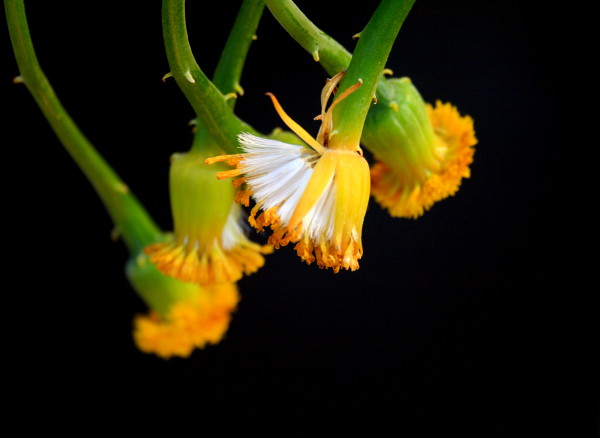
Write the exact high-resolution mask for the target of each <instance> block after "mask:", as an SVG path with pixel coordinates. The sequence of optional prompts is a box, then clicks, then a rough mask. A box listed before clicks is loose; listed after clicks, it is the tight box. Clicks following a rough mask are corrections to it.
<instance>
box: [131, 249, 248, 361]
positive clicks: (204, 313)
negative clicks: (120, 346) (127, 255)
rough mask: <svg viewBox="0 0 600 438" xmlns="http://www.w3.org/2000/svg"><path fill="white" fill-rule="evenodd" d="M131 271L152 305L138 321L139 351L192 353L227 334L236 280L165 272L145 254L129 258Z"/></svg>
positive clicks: (163, 355)
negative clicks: (204, 280) (189, 279)
mask: <svg viewBox="0 0 600 438" xmlns="http://www.w3.org/2000/svg"><path fill="white" fill-rule="evenodd" d="M126 272H127V276H128V278H129V280H130V283H131V284H132V286H133V287H134V288H135V289H136V291H137V292H138V294H139V295H140V297H141V298H142V299H143V300H144V301H145V302H146V303H147V304H148V307H149V309H150V310H149V312H148V314H146V315H137V316H136V317H135V319H134V322H133V323H134V324H133V325H134V328H133V339H134V342H135V344H136V346H137V347H138V349H139V350H140V351H142V352H144V353H151V354H155V355H157V356H159V357H161V358H164V359H167V358H170V357H174V356H179V357H188V356H190V354H191V353H192V352H193V351H194V349H196V348H204V347H206V345H208V344H217V343H218V342H220V341H221V340H222V338H223V336H224V335H225V332H226V331H227V329H228V327H229V323H230V321H231V314H232V312H233V311H234V310H235V309H236V307H237V304H238V302H239V299H240V297H239V293H238V289H237V286H236V285H235V284H234V283H220V284H211V285H206V286H201V285H199V284H195V283H185V282H182V281H180V280H177V279H175V278H173V277H169V276H166V275H164V274H162V273H160V272H159V271H158V270H157V269H156V267H155V266H154V265H153V264H152V263H150V262H149V261H148V257H147V256H145V255H143V254H140V255H139V256H138V257H136V258H132V259H131V260H130V261H129V262H128V264H127V269H126Z"/></svg>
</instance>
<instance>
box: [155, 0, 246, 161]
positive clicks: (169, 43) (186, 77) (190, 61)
mask: <svg viewBox="0 0 600 438" xmlns="http://www.w3.org/2000/svg"><path fill="white" fill-rule="evenodd" d="M162 26H163V37H164V41H165V51H166V55H167V60H168V63H169V67H170V70H171V74H172V76H173V78H174V79H175V81H176V82H177V85H178V86H179V88H180V89H181V91H182V92H183V94H184V95H185V97H186V98H187V100H188V102H189V103H190V104H191V106H192V108H193V109H194V112H195V113H196V116H197V117H198V121H199V122H200V123H202V124H203V125H204V126H205V127H206V129H207V131H208V132H209V133H210V135H211V136H212V137H213V138H214V139H215V141H217V142H218V143H219V145H220V146H221V147H222V148H223V149H224V150H225V151H227V152H230V153H236V152H238V151H239V149H238V145H237V135H238V134H239V132H240V131H241V130H242V127H243V123H242V122H241V121H240V120H239V119H238V118H237V117H236V116H235V115H234V114H233V112H232V111H231V108H230V107H229V105H228V103H227V99H226V97H225V96H224V95H223V94H222V93H221V91H219V89H218V88H217V87H216V86H215V84H214V83H213V82H211V80H210V79H209V78H208V77H207V76H206V74H205V73H204V72H203V71H202V69H201V68H200V66H199V65H198V63H197V62H196V59H195V58H194V54H193V53H192V49H191V47H190V43H189V39H188V33H187V28H186V20H185V0H163V6H162Z"/></svg>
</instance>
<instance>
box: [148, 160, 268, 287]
mask: <svg viewBox="0 0 600 438" xmlns="http://www.w3.org/2000/svg"><path fill="white" fill-rule="evenodd" d="M205 158H206V155H205V154H202V153H198V152H188V153H185V154H175V155H174V156H173V161H172V163H171V170H170V179H171V181H170V186H171V207H172V213H173V222H174V232H173V233H172V234H169V235H167V236H166V238H165V240H164V241H162V242H158V243H155V244H152V245H149V246H148V247H146V248H145V249H144V252H145V253H146V254H148V255H149V257H150V260H151V261H152V262H153V263H154V264H155V265H156V267H157V268H158V269H159V270H160V271H161V272H162V273H164V274H166V275H170V276H172V277H175V278H178V279H180V280H183V281H186V282H193V283H199V284H202V285H207V284H216V283H232V282H235V281H238V280H239V279H240V278H241V277H242V276H243V275H244V274H251V273H253V272H255V271H256V270H258V269H259V268H260V267H262V266H263V265H264V262H265V261H264V257H263V254H267V253H269V252H271V251H272V248H270V247H269V246H262V245H259V244H257V243H255V242H252V241H251V240H249V239H248V237H247V236H246V232H245V230H244V226H247V225H245V223H244V222H243V220H244V218H243V215H244V212H243V210H242V208H241V207H240V205H239V204H237V203H235V201H234V189H233V188H232V187H231V185H230V184H224V183H222V182H220V181H215V179H214V174H212V172H210V171H209V170H208V169H207V168H206V166H205V165H204V163H203V161H204V159H205Z"/></svg>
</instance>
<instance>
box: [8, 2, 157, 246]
mask: <svg viewBox="0 0 600 438" xmlns="http://www.w3.org/2000/svg"><path fill="white" fill-rule="evenodd" d="M4 5H5V10H6V18H7V23H8V30H9V33H10V38H11V42H12V47H13V52H14V54H15V58H16V61H17V65H18V68H19V72H20V79H21V81H22V82H23V83H24V84H25V86H26V87H27V89H28V90H29V92H30V93H31V95H32V96H33V98H34V99H35V101H36V103H37V105H38V106H39V108H40V109H41V111H42V113H43V114H44V116H45V118H46V120H47V121H48V123H49V124H50V126H51V128H52V130H53V131H54V133H55V134H56V136H57V137H58V139H59V140H60V142H61V143H62V145H63V146H64V148H65V149H66V150H67V152H68V153H69V154H70V156H71V157H72V158H73V159H74V160H75V162H76V163H77V165H78V166H79V168H80V169H81V170H82V171H83V173H84V174H85V176H86V177H87V179H88V180H89V181H90V183H91V184H92V186H93V187H94V189H95V191H96V192H97V193H98V195H99V197H100V198H101V200H102V202H103V204H104V206H105V207H106V209H107V211H108V213H109V215H110V216H111V218H112V220H113V222H114V224H115V227H116V231H117V232H118V234H119V235H120V236H122V238H123V240H124V242H125V244H126V246H127V247H128V249H129V251H130V252H132V253H136V252H138V251H140V250H141V249H142V248H143V247H145V246H146V245H147V244H149V243H152V242H154V241H156V239H157V238H158V237H159V235H160V230H159V228H158V227H157V225H156V224H155V223H154V221H153V220H152V218H151V217H150V216H149V214H148V212H147V211H146V210H145V209H144V207H143V206H142V204H141V203H140V202H139V201H138V200H137V198H136V197H135V196H134V195H133V194H132V193H131V191H130V190H129V189H128V187H127V185H126V184H125V183H124V182H123V180H121V178H120V177H119V176H118V175H117V174H116V173H115V171H114V170H113V169H112V168H111V167H110V165H109V164H108V163H107V162H106V161H105V160H104V159H103V158H102V156H101V155H100V154H99V153H98V151H97V150H96V149H95V148H94V146H93V145H92V143H91V142H90V141H89V140H88V139H87V138H86V137H85V135H84V134H83V133H82V132H81V130H80V129H79V128H78V127H77V125H76V124H75V122H74V121H73V119H72V118H71V116H70V115H69V113H68V112H67V111H66V110H65V108H64V107H63V105H62V103H61V102H60V100H59V99H58V97H57V95H56V94H55V92H54V90H53V88H52V85H51V84H50V82H49V80H48V78H47V77H46V75H45V74H44V72H43V70H42V68H41V67H40V64H39V62H38V59H37V56H36V54H35V50H34V46H33V42H32V41H31V35H30V32H29V26H28V23H27V17H26V13H25V5H24V2H23V0H6V1H5V2H4Z"/></svg>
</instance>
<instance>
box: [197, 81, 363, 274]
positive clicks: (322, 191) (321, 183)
mask: <svg viewBox="0 0 600 438" xmlns="http://www.w3.org/2000/svg"><path fill="white" fill-rule="evenodd" d="M343 75H344V73H343V72H342V73H340V74H338V75H336V76H334V77H333V78H331V79H330V80H329V81H328V82H327V83H326V85H325V87H324V88H323V91H322V93H321V114H320V115H319V116H317V117H316V119H317V120H320V121H321V127H320V129H319V132H318V134H317V137H316V139H315V138H313V137H312V136H311V135H310V134H309V133H308V132H306V131H305V130H304V129H303V128H302V127H300V125H298V124H297V123H296V122H295V121H294V120H292V119H291V118H290V117H289V116H288V115H287V114H286V113H285V111H284V110H283V108H282V107H281V105H280V104H279V102H278V100H277V99H276V98H275V96H274V95H272V94H271V93H267V95H268V96H269V97H270V98H271V101H272V103H273V105H274V107H275V109H276V111H277V112H278V114H279V115H280V117H281V118H282V120H283V121H284V122H285V124H286V125H287V126H288V127H289V128H290V129H291V130H292V131H293V132H295V133H296V135H298V137H300V138H301V139H302V140H304V141H305V142H306V144H307V145H308V146H309V147H305V146H299V145H294V144H288V143H284V142H281V141H277V140H272V139H267V138H262V137H257V136H255V135H252V134H249V133H242V134H240V136H239V142H240V146H241V148H242V149H243V151H244V153H243V154H237V155H221V156H217V157H213V158H210V159H207V160H206V163H207V164H213V163H217V162H223V161H224V162H226V163H227V164H229V165H231V166H235V169H232V170H229V171H225V172H219V173H217V178H219V179H224V178H229V177H236V178H237V179H235V180H234V185H235V186H241V185H242V184H245V187H244V188H243V189H242V190H240V192H239V193H238V195H237V198H238V200H239V201H240V202H241V203H242V204H243V205H246V206H249V204H250V198H252V199H253V200H254V201H255V205H254V207H253V208H252V211H251V213H250V217H249V222H250V224H251V225H252V226H253V227H254V228H256V229H257V230H258V231H262V230H264V229H265V228H270V229H271V230H272V234H271V235H270V236H269V243H270V244H271V245H273V246H274V247H275V248H279V247H280V246H284V245H287V244H288V243H295V244H296V245H295V250H296V252H297V254H298V255H299V256H300V258H301V259H302V260H304V261H305V262H306V263H308V264H311V263H312V262H316V263H317V265H318V266H319V267H321V268H331V269H332V270H333V271H334V272H338V271H339V270H340V269H348V270H356V269H358V267H359V264H358V260H359V259H360V258H361V257H362V253H363V248H362V240H361V235H362V226H363V220H364V216H365V213H366V209H367V204H368V201H369V187H370V177H369V166H368V163H367V161H366V160H365V159H364V157H363V156H362V150H361V149H360V146H359V145H358V144H335V142H331V139H332V137H333V136H335V135H336V134H338V133H337V132H336V131H335V129H334V126H333V120H332V115H333V110H334V108H335V106H336V105H337V104H338V103H339V102H341V101H342V100H343V99H345V98H347V97H348V96H349V95H351V94H352V93H353V92H354V91H355V90H357V89H358V87H360V86H361V84H362V82H360V81H359V82H358V83H356V84H355V85H353V86H351V87H349V88H348V89H346V91H344V92H343V93H340V95H339V96H335V98H334V100H333V102H332V103H331V105H330V106H329V108H327V104H328V102H329V100H330V98H331V96H332V95H334V94H335V93H336V88H337V85H338V83H339V81H340V80H341V79H342V77H343Z"/></svg>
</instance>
